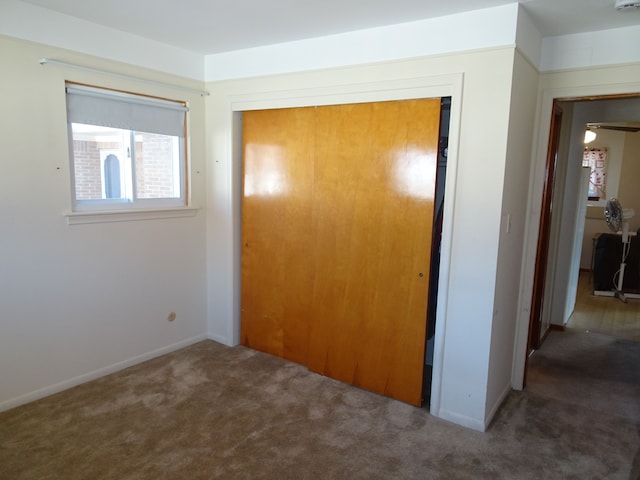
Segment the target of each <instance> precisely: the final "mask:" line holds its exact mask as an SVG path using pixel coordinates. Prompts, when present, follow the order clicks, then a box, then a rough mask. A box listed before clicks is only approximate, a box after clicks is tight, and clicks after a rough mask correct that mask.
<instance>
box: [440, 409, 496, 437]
mask: <svg viewBox="0 0 640 480" xmlns="http://www.w3.org/2000/svg"><path fill="white" fill-rule="evenodd" d="M432 415H433V416H434V417H438V418H440V419H442V420H446V421H447V422H451V423H455V424H456V425H460V426H461V427H466V428H470V429H472V430H476V431H478V432H484V431H485V430H486V427H485V424H484V422H483V421H482V420H478V419H477V418H471V417H467V416H466V415H460V414H459V413H455V412H450V411H448V410H443V409H440V411H439V412H438V413H437V414H435V413H432Z"/></svg>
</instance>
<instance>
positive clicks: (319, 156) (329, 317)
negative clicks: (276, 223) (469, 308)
mask: <svg viewBox="0 0 640 480" xmlns="http://www.w3.org/2000/svg"><path fill="white" fill-rule="evenodd" d="M439 123H440V99H429V100H411V101H402V102H381V103H369V104H356V105H340V106H332V107H323V108H319V109H318V112H317V119H316V125H317V127H316V158H315V166H316V168H315V176H314V201H313V231H314V236H313V240H314V248H313V262H314V267H313V271H314V279H315V282H314V293H313V302H312V309H311V318H312V320H311V335H310V346H309V362H308V366H309V369H310V370H313V371H315V372H318V373H321V374H324V375H327V376H329V377H332V378H336V379H338V380H342V381H345V382H348V383H351V384H353V385H357V386H359V387H362V388H365V389H367V390H372V391H375V392H378V393H382V394H385V395H388V396H391V397H393V398H396V399H399V400H403V401H405V402H408V403H411V404H414V405H420V403H421V394H422V375H423V370H424V354H425V334H426V315H427V300H428V287H429V267H430V254H431V232H432V223H433V200H434V193H435V173H436V166H437V165H436V162H437V146H438V135H439Z"/></svg>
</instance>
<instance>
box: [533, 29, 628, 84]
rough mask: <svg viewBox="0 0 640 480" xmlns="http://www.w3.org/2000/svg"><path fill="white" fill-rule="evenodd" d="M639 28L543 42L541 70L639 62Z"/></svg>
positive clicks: (570, 36)
mask: <svg viewBox="0 0 640 480" xmlns="http://www.w3.org/2000/svg"><path fill="white" fill-rule="evenodd" d="M638 45H640V25H638V26H634V27H623V28H614V29H611V30H601V31H598V32H587V33H575V34H571V35H562V36H559V37H547V38H544V39H543V40H542V51H541V55H540V71H542V72H547V71H554V70H566V69H575V68H589V67H597V66H601V65H619V64H625V63H636V62H640V49H639V48H638Z"/></svg>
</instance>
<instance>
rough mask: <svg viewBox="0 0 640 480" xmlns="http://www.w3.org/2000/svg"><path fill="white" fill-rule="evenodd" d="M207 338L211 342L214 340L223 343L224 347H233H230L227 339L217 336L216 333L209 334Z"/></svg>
mask: <svg viewBox="0 0 640 480" xmlns="http://www.w3.org/2000/svg"><path fill="white" fill-rule="evenodd" d="M207 338H208V339H209V340H213V341H214V342H218V343H221V344H222V345H226V346H227V347H231V346H232V345H229V343H228V342H227V337H223V336H222V335H216V334H215V333H209V334H207Z"/></svg>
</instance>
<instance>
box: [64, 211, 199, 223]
mask: <svg viewBox="0 0 640 480" xmlns="http://www.w3.org/2000/svg"><path fill="white" fill-rule="evenodd" d="M197 213H198V208H193V207H185V208H164V209H162V208H161V209H158V208H154V209H145V210H112V211H108V212H105V211H97V212H71V213H66V214H65V217H66V218H67V223H68V224H69V225H82V224H85V223H109V222H133V221H140V220H156V219H164V218H183V217H194V216H195V215H196V214H197Z"/></svg>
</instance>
